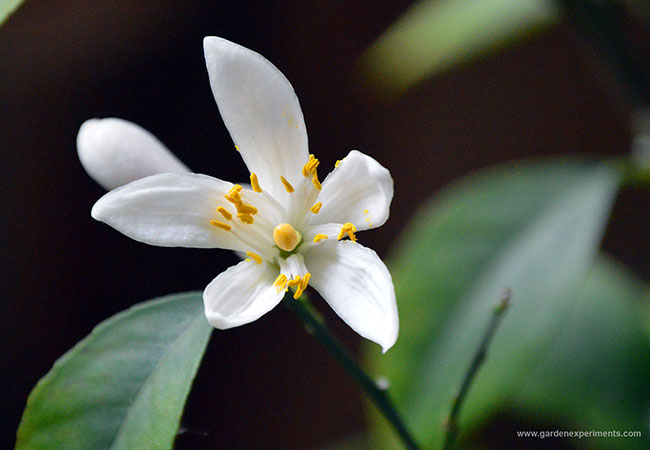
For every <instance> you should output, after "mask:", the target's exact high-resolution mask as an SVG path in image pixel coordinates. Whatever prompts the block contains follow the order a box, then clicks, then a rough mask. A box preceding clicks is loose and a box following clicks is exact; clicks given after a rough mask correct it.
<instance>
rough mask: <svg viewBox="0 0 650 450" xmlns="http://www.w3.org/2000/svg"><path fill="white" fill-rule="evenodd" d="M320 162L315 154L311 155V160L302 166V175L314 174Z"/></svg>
mask: <svg viewBox="0 0 650 450" xmlns="http://www.w3.org/2000/svg"><path fill="white" fill-rule="evenodd" d="M319 164H320V161H318V159H316V158H315V157H314V155H309V161H307V164H305V165H304V166H303V167H302V176H304V177H308V176H309V175H313V174H314V172H315V170H316V167H318V165H319Z"/></svg>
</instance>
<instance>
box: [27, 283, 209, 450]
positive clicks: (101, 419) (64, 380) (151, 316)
mask: <svg viewBox="0 0 650 450" xmlns="http://www.w3.org/2000/svg"><path fill="white" fill-rule="evenodd" d="M211 330H212V328H211V327H210V326H209V325H208V323H207V321H206V320H205V316H204V314H203V302H202V299H201V293H184V294H176V295H170V296H167V297H162V298H160V299H156V300H151V301H148V302H144V303H141V304H139V305H136V306H134V307H133V308H131V309H129V310H127V311H123V312H121V313H119V314H117V315H115V316H113V317H112V318H110V319H108V320H106V321H105V322H102V323H101V324H100V325H98V326H97V327H96V328H95V329H94V330H93V331H92V333H91V334H90V335H89V336H87V337H86V338H84V339H83V340H82V341H80V342H79V343H78V344H77V345H76V346H75V347H73V348H72V350H70V351H69V352H68V353H66V354H65V355H63V356H62V357H61V358H60V359H59V360H58V361H56V363H54V367H53V368H52V370H50V372H49V373H48V374H47V375H45V377H44V378H43V379H42V380H41V381H40V382H39V383H38V384H37V385H36V387H35V388H34V390H33V391H32V393H31V394H30V396H29V398H28V400H27V408H26V409H25V412H24V414H23V418H22V422H21V424H20V427H19V428H18V436H17V444H16V449H18V450H20V449H30V450H34V449H48V450H52V449H66V450H74V449H80V450H82V449H84V450H85V449H109V448H110V449H135V448H146V449H169V448H171V447H172V445H173V442H174V437H175V436H176V431H177V429H178V425H179V421H180V417H181V414H182V412H183V406H184V404H185V399H186V397H187V395H188V393H189V389H190V386H191V384H192V380H193V378H194V375H195V374H196V370H197V368H198V366H199V362H200V361H201V357H202V356H203V352H204V351H205V347H206V345H207V342H208V338H209V337H210V332H211Z"/></svg>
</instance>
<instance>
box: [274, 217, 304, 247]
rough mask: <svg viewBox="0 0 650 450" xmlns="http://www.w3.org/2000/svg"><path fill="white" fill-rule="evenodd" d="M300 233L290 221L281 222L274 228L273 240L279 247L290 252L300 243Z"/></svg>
mask: <svg viewBox="0 0 650 450" xmlns="http://www.w3.org/2000/svg"><path fill="white" fill-rule="evenodd" d="M301 238H302V236H300V233H298V232H297V231H296V230H295V229H294V228H293V227H292V226H291V225H289V224H288V223H281V224H280V225H278V226H277V227H275V228H274V229H273V241H274V242H275V245H277V246H278V248H280V249H282V250H284V251H285V252H290V251H292V250H293V249H294V248H296V247H297V246H298V244H300V239H301Z"/></svg>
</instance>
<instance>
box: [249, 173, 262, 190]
mask: <svg viewBox="0 0 650 450" xmlns="http://www.w3.org/2000/svg"><path fill="white" fill-rule="evenodd" d="M251 186H252V187H253V190H254V191H255V192H257V193H258V194H261V193H262V188H261V187H260V183H259V181H257V175H256V174H254V173H252V172H251Z"/></svg>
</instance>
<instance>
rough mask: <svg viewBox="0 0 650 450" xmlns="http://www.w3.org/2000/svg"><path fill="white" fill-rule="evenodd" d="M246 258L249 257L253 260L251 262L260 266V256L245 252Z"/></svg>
mask: <svg viewBox="0 0 650 450" xmlns="http://www.w3.org/2000/svg"><path fill="white" fill-rule="evenodd" d="M246 256H249V257H251V258H253V260H254V261H255V262H256V263H257V264H262V257H261V256H260V255H258V254H257V253H253V252H246Z"/></svg>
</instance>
